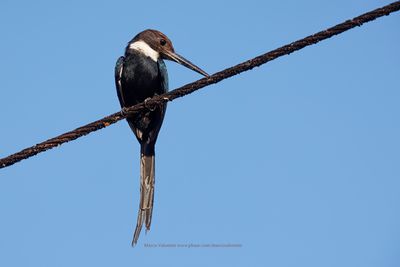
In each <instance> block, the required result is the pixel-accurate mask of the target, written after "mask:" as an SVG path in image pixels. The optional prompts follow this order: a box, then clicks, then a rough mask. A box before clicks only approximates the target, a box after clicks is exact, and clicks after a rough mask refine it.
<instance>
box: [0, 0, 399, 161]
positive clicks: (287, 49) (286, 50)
mask: <svg viewBox="0 0 400 267" xmlns="http://www.w3.org/2000/svg"><path fill="white" fill-rule="evenodd" d="M399 10H400V1H396V2H393V3H391V4H389V5H386V6H384V7H381V8H377V9H375V10H373V11H370V12H367V13H364V14H363V15H361V16H358V17H355V18H353V19H350V20H347V21H345V22H343V23H340V24H337V25H336V26H333V27H331V28H328V29H326V30H324V31H320V32H318V33H316V34H313V35H310V36H307V37H305V38H303V39H300V40H298V41H295V42H293V43H290V44H288V45H285V46H282V47H280V48H278V49H275V50H272V51H270V52H268V53H265V54H263V55H260V56H258V57H255V58H253V59H250V60H247V61H245V62H242V63H240V64H238V65H236V66H233V67H230V68H227V69H225V70H222V71H220V72H217V73H215V74H213V75H211V76H210V77H207V78H203V79H200V80H197V81H195V82H192V83H189V84H186V85H184V86H182V87H179V88H177V89H175V90H173V91H170V92H168V93H166V94H162V95H159V96H155V97H153V98H151V99H149V100H148V101H146V104H145V103H140V104H137V105H135V106H132V107H129V108H127V109H124V111H123V112H117V113H114V114H112V115H109V116H107V117H104V118H102V119H100V120H97V121H95V122H92V123H89V124H87V125H85V126H82V127H79V128H77V129H75V130H72V131H70V132H67V133H64V134H62V135H59V136H57V137H54V138H51V139H49V140H46V141H44V142H42V143H39V144H36V145H34V146H32V147H28V148H25V149H23V150H21V151H20V152H17V153H15V154H12V155H10V156H8V157H5V158H2V159H0V169H1V168H5V167H8V166H11V165H13V164H14V163H16V162H19V161H21V160H24V159H27V158H29V157H32V156H34V155H36V154H38V153H41V152H44V151H46V150H49V149H51V148H54V147H56V146H59V145H61V144H63V143H66V142H69V141H72V140H75V139H77V138H79V137H82V136H84V135H87V134H89V133H91V132H94V131H97V130H100V129H102V128H105V127H107V126H109V125H111V124H113V123H116V122H117V121H119V120H122V119H124V118H126V117H127V116H129V115H133V114H136V113H138V112H141V111H142V110H144V109H147V108H149V107H151V106H153V105H159V104H161V103H164V102H168V101H172V100H174V99H176V98H179V97H182V96H185V95H188V94H191V93H193V92H194V91H197V90H199V89H200V88H203V87H205V86H208V85H211V84H214V83H218V82H220V81H222V80H224V79H226V78H230V77H232V76H235V75H237V74H239V73H241V72H244V71H248V70H251V69H253V68H254V67H259V66H260V65H263V64H265V63H267V62H269V61H272V60H274V59H276V58H278V57H281V56H284V55H289V54H290V53H293V52H295V51H297V50H300V49H302V48H304V47H306V46H310V45H313V44H316V43H318V42H320V41H322V40H325V39H328V38H330V37H332V36H334V35H337V34H340V33H343V32H345V31H347V30H350V29H352V28H354V27H357V26H361V25H362V24H364V23H366V22H369V21H372V20H375V19H377V18H379V17H382V16H386V15H389V14H390V13H392V12H396V11H399Z"/></svg>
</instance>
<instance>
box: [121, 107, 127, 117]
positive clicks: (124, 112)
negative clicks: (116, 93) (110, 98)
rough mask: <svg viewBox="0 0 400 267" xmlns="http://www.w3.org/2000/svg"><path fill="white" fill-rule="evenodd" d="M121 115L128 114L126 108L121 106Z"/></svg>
mask: <svg viewBox="0 0 400 267" xmlns="http://www.w3.org/2000/svg"><path fill="white" fill-rule="evenodd" d="M121 115H122V116H124V117H126V115H128V108H126V107H123V108H122V109H121Z"/></svg>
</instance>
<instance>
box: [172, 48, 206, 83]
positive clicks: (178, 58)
mask: <svg viewBox="0 0 400 267" xmlns="http://www.w3.org/2000/svg"><path fill="white" fill-rule="evenodd" d="M167 56H168V57H169V59H171V60H173V61H175V62H177V63H179V64H181V65H183V66H185V67H186V68H189V69H191V70H194V71H196V72H198V73H200V74H201V75H204V76H206V77H208V76H210V75H208V74H207V72H205V71H204V70H202V69H200V68H199V67H197V66H196V65H194V64H193V63H192V62H190V61H189V60H187V59H186V58H184V57H182V56H180V55H178V54H176V53H171V52H170V53H168V54H167Z"/></svg>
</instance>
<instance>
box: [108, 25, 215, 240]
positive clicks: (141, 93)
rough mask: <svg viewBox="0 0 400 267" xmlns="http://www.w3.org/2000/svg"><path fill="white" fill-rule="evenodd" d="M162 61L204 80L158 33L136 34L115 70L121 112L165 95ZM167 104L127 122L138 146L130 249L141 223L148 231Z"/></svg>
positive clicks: (201, 71) (165, 87)
mask: <svg viewBox="0 0 400 267" xmlns="http://www.w3.org/2000/svg"><path fill="white" fill-rule="evenodd" d="M164 59H166V60H172V61H175V62H177V63H179V64H182V65H183V66H185V67H187V68H189V69H192V70H194V71H196V72H198V73H200V74H202V75H204V76H208V74H207V73H206V72H205V71H203V70H202V69H200V68H199V67H197V66H196V65H194V64H193V63H191V62H190V61H188V60H187V59H185V58H183V57H182V56H180V55H178V54H177V53H175V50H174V47H173V46H172V43H171V41H170V40H169V39H168V37H167V36H165V35H164V34H163V33H161V32H159V31H157V30H145V31H143V32H140V33H139V34H137V35H136V36H135V37H134V38H133V39H132V40H131V41H130V42H129V43H128V45H127V46H126V49H125V56H122V57H120V58H119V59H118V61H117V63H116V66H115V84H116V87H117V94H118V99H119V102H120V104H121V107H122V108H127V107H130V106H133V105H135V104H138V103H141V102H145V101H146V100H147V99H148V98H151V97H153V96H155V95H160V94H163V93H166V92H167V91H168V74H167V68H166V66H165V63H164V61H163V60H164ZM166 107H167V105H166V104H162V105H159V106H156V107H153V108H148V109H146V110H145V111H143V112H141V113H139V114H138V115H133V116H128V117H127V119H126V120H127V121H128V124H129V126H130V128H131V129H132V131H133V132H134V134H135V136H136V138H137V140H138V141H139V143H140V204H139V212H138V217H137V225H136V229H135V233H134V235H133V240H132V246H134V245H135V244H136V243H137V241H138V238H139V235H140V231H141V229H142V225H143V223H145V225H146V231H147V230H150V225H151V216H152V212H153V201H154V181H155V162H154V156H155V149H154V147H155V143H156V141H157V136H158V133H159V131H160V128H161V125H162V122H163V119H164V115H165V111H166Z"/></svg>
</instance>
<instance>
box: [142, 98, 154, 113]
mask: <svg viewBox="0 0 400 267" xmlns="http://www.w3.org/2000/svg"><path fill="white" fill-rule="evenodd" d="M149 100H151V97H148V98H146V99H145V100H144V106H145V107H146V108H147V109H149V110H150V111H154V110H156V108H157V105H155V104H151V103H149Z"/></svg>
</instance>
